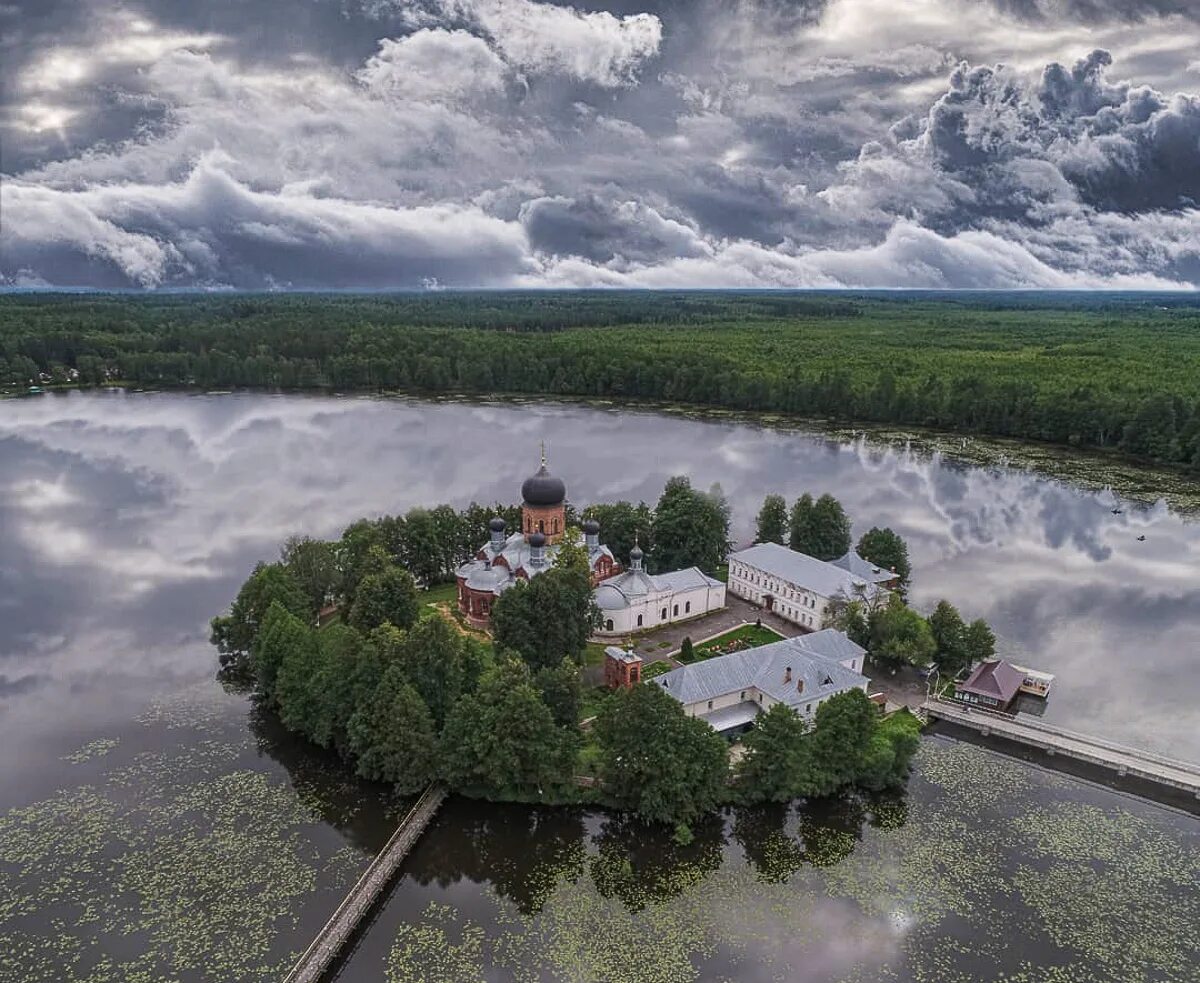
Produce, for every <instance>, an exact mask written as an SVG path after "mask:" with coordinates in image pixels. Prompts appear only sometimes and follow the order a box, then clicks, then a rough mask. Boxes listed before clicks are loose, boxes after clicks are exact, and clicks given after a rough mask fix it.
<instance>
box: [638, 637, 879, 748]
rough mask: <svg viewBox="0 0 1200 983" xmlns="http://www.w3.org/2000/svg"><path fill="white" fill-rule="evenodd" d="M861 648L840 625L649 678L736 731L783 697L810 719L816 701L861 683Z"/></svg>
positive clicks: (693, 711)
mask: <svg viewBox="0 0 1200 983" xmlns="http://www.w3.org/2000/svg"><path fill="white" fill-rule="evenodd" d="M865 655H866V650H865V649H863V648H862V647H860V646H858V645H856V644H855V643H854V642H852V641H850V639H849V638H847V637H846V635H845V634H843V633H842V632H840V631H837V630H836V629H833V628H826V629H824V630H823V631H818V632H814V633H813V634H811V635H800V636H799V637H797V638H785V639H782V640H781V641H778V642H771V643H770V644H768V645H760V646H759V647H758V648H752V649H743V650H742V651H741V652H731V653H730V654H729V655H722V656H717V657H716V658H713V659H705V660H703V661H701V662H695V663H692V664H691V665H686V666H681V667H680V668H678V669H673V670H671V671H670V672H668V673H664V674H663V675H661V676H657V677H656V678H654V679H653V680H651V682H652V683H654V684H656V685H658V686H661V687H662V688H663V689H664V690H666V691H667V692H668V693H670V694H671V696H673V697H675V699H677V700H678V701H679V702H680V703H682V704H683V709H684V712H685V713H686V714H687V715H688V716H690V717H698V718H699V719H701V720H703V721H705V723H707V724H709V725H710V726H711V727H712V728H713V730H716V731H718V732H719V733H724V734H730V735H732V734H736V733H738V732H740V731H742V730H745V729H747V728H748V727H749V726H750V725H751V724H752V723H753V722H754V718H755V717H757V716H758V715H759V714H760V713H762V712H763V711H764V710H769V709H770V708H771V707H773V706H774V705H775V704H776V703H784V704H786V705H787V706H789V707H791V708H792V709H793V710H795V711H796V713H798V714H799V715H800V716H801V717H803V718H804V719H805V720H806V721H808V722H810V723H811V722H812V719H813V717H814V716H815V714H816V712H817V707H819V706H820V705H821V704H822V703H824V702H825V701H826V700H828V699H829V698H830V697H831V696H834V695H836V694H838V693H845V692H847V691H848V690H852V689H861V690H862V691H863V692H864V693H865V692H866V691H867V686H868V685H869V684H870V680H869V679H867V677H866V676H864V675H863V674H862V667H863V657H864V656H865Z"/></svg>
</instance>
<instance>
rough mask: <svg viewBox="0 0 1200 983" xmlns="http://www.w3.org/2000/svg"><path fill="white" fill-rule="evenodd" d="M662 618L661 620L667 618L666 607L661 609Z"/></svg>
mask: <svg viewBox="0 0 1200 983" xmlns="http://www.w3.org/2000/svg"><path fill="white" fill-rule="evenodd" d="M662 620H663V621H666V620H667V609H666V608H663V609H662Z"/></svg>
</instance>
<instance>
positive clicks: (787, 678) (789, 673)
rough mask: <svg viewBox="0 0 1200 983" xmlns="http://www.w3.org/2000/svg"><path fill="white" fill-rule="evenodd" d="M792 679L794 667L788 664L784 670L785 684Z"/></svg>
mask: <svg viewBox="0 0 1200 983" xmlns="http://www.w3.org/2000/svg"><path fill="white" fill-rule="evenodd" d="M791 681H792V667H791V666H788V667H787V668H786V669H784V670H783V682H784V685H787V684H788V683H790V682H791Z"/></svg>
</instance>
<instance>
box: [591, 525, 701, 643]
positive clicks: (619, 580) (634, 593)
mask: <svg viewBox="0 0 1200 983" xmlns="http://www.w3.org/2000/svg"><path fill="white" fill-rule="evenodd" d="M592 594H593V597H594V598H595V601H596V607H598V608H599V609H600V619H601V620H600V627H599V629H597V632H596V633H597V634H598V635H628V634H632V633H633V632H639V631H647V630H649V629H651V628H661V627H662V626H663V625H670V624H674V623H675V622H677V621H687V620H689V619H691V618H698V617H700V616H701V615H703V614H709V613H711V612H713V611H717V610H720V609H721V608H723V607H724V606H725V585H724V584H723V583H721V581H719V580H716V579H714V578H712V577H710V576H708V574H706V573H704V571H702V570H700V569H699V568H698V567H688V568H687V569H686V570H674V571H672V572H670V573H660V574H648V573H646V571H645V570H643V569H642V551H641V549H639V548H638V547H636V546H635V547H634V548H633V550H632V551H631V552H630V554H629V570H628V571H626V572H625V573H622V574H618V575H617V576H615V577H609V578H608V579H607V580H603V581H601V582H600V584H598V585H597V587H596V589H595V590H594V591H593V592H592Z"/></svg>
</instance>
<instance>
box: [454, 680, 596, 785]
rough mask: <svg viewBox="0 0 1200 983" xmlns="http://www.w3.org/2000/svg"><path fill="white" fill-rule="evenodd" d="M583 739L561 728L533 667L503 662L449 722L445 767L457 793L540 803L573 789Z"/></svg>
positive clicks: (482, 682)
mask: <svg viewBox="0 0 1200 983" xmlns="http://www.w3.org/2000/svg"><path fill="white" fill-rule="evenodd" d="M578 741H579V735H578V731H577V730H576V729H575V728H565V727H558V726H556V725H555V722H554V716H553V715H552V714H551V712H550V708H549V707H547V706H546V704H545V703H544V702H543V700H542V697H541V694H540V693H539V692H538V690H537V687H536V686H535V685H534V684H533V680H532V678H531V676H530V672H529V667H528V666H526V665H525V663H523V662H522V661H520V660H518V659H511V658H503V659H500V660H498V661H497V663H496V665H494V666H493V667H491V668H490V669H488V670H487V671H486V672H485V673H484V674H483V676H482V677H481V678H480V680H479V688H478V689H477V690H476V691H475V692H474V693H471V694H468V695H467V696H464V697H463V698H462V699H461V700H459V701H458V703H457V704H456V705H455V706H454V708H453V709H452V710H451V711H450V715H449V716H448V717H447V718H446V726H445V728H444V729H443V731H442V767H443V770H444V774H445V777H446V780H447V781H448V782H449V783H450V784H451V785H453V786H455V787H456V788H460V789H467V790H480V791H483V792H486V793H489V794H492V795H498V796H504V797H518V798H541V797H542V796H543V795H544V794H545V793H546V792H548V791H552V790H557V789H561V788H563V787H565V786H567V785H569V784H570V783H571V780H572V777H573V775H572V772H573V770H574V764H575V754H576V751H577V748H578Z"/></svg>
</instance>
